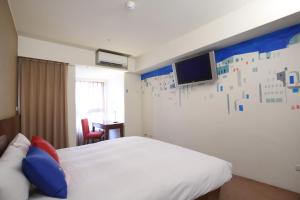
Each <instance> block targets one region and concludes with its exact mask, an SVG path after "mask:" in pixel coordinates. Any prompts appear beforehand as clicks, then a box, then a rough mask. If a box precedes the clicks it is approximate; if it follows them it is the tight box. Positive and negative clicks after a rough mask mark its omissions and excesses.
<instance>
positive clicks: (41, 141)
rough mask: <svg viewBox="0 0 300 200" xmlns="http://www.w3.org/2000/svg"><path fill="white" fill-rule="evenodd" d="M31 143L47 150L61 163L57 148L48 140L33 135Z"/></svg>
mask: <svg viewBox="0 0 300 200" xmlns="http://www.w3.org/2000/svg"><path fill="white" fill-rule="evenodd" d="M31 145H32V146H35V147H38V148H40V149H42V150H44V151H45V152H47V153H48V154H49V155H50V156H51V157H52V158H53V159H54V160H56V161H57V162H58V163H59V158H58V155H57V153H56V149H55V148H54V147H53V146H52V145H51V144H50V143H49V142H47V141H46V140H44V139H43V138H42V137H40V136H32V138H31Z"/></svg>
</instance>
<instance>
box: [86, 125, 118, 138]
mask: <svg viewBox="0 0 300 200" xmlns="http://www.w3.org/2000/svg"><path fill="white" fill-rule="evenodd" d="M92 125H93V131H95V129H96V128H100V129H103V130H104V134H105V139H106V140H107V139H109V130H110V129H120V137H124V123H121V122H116V123H114V122H93V123H92Z"/></svg>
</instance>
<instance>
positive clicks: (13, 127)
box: [0, 115, 20, 156]
mask: <svg viewBox="0 0 300 200" xmlns="http://www.w3.org/2000/svg"><path fill="white" fill-rule="evenodd" d="M18 132H20V115H16V116H14V117H11V118H7V119H2V120H0V156H1V155H2V153H3V152H4V150H5V149H6V147H7V145H8V144H9V143H10V141H11V140H12V139H13V138H14V137H15V135H17V134H18Z"/></svg>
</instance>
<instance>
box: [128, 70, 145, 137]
mask: <svg viewBox="0 0 300 200" xmlns="http://www.w3.org/2000/svg"><path fill="white" fill-rule="evenodd" d="M141 103H142V101H141V79H140V75H139V74H134V73H129V72H127V73H125V136H142V135H143V134H142V105H141Z"/></svg>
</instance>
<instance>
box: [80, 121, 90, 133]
mask: <svg viewBox="0 0 300 200" xmlns="http://www.w3.org/2000/svg"><path fill="white" fill-rule="evenodd" d="M81 125H82V133H83V137H85V136H87V135H88V134H89V133H90V127H89V120H88V119H82V120H81Z"/></svg>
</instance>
